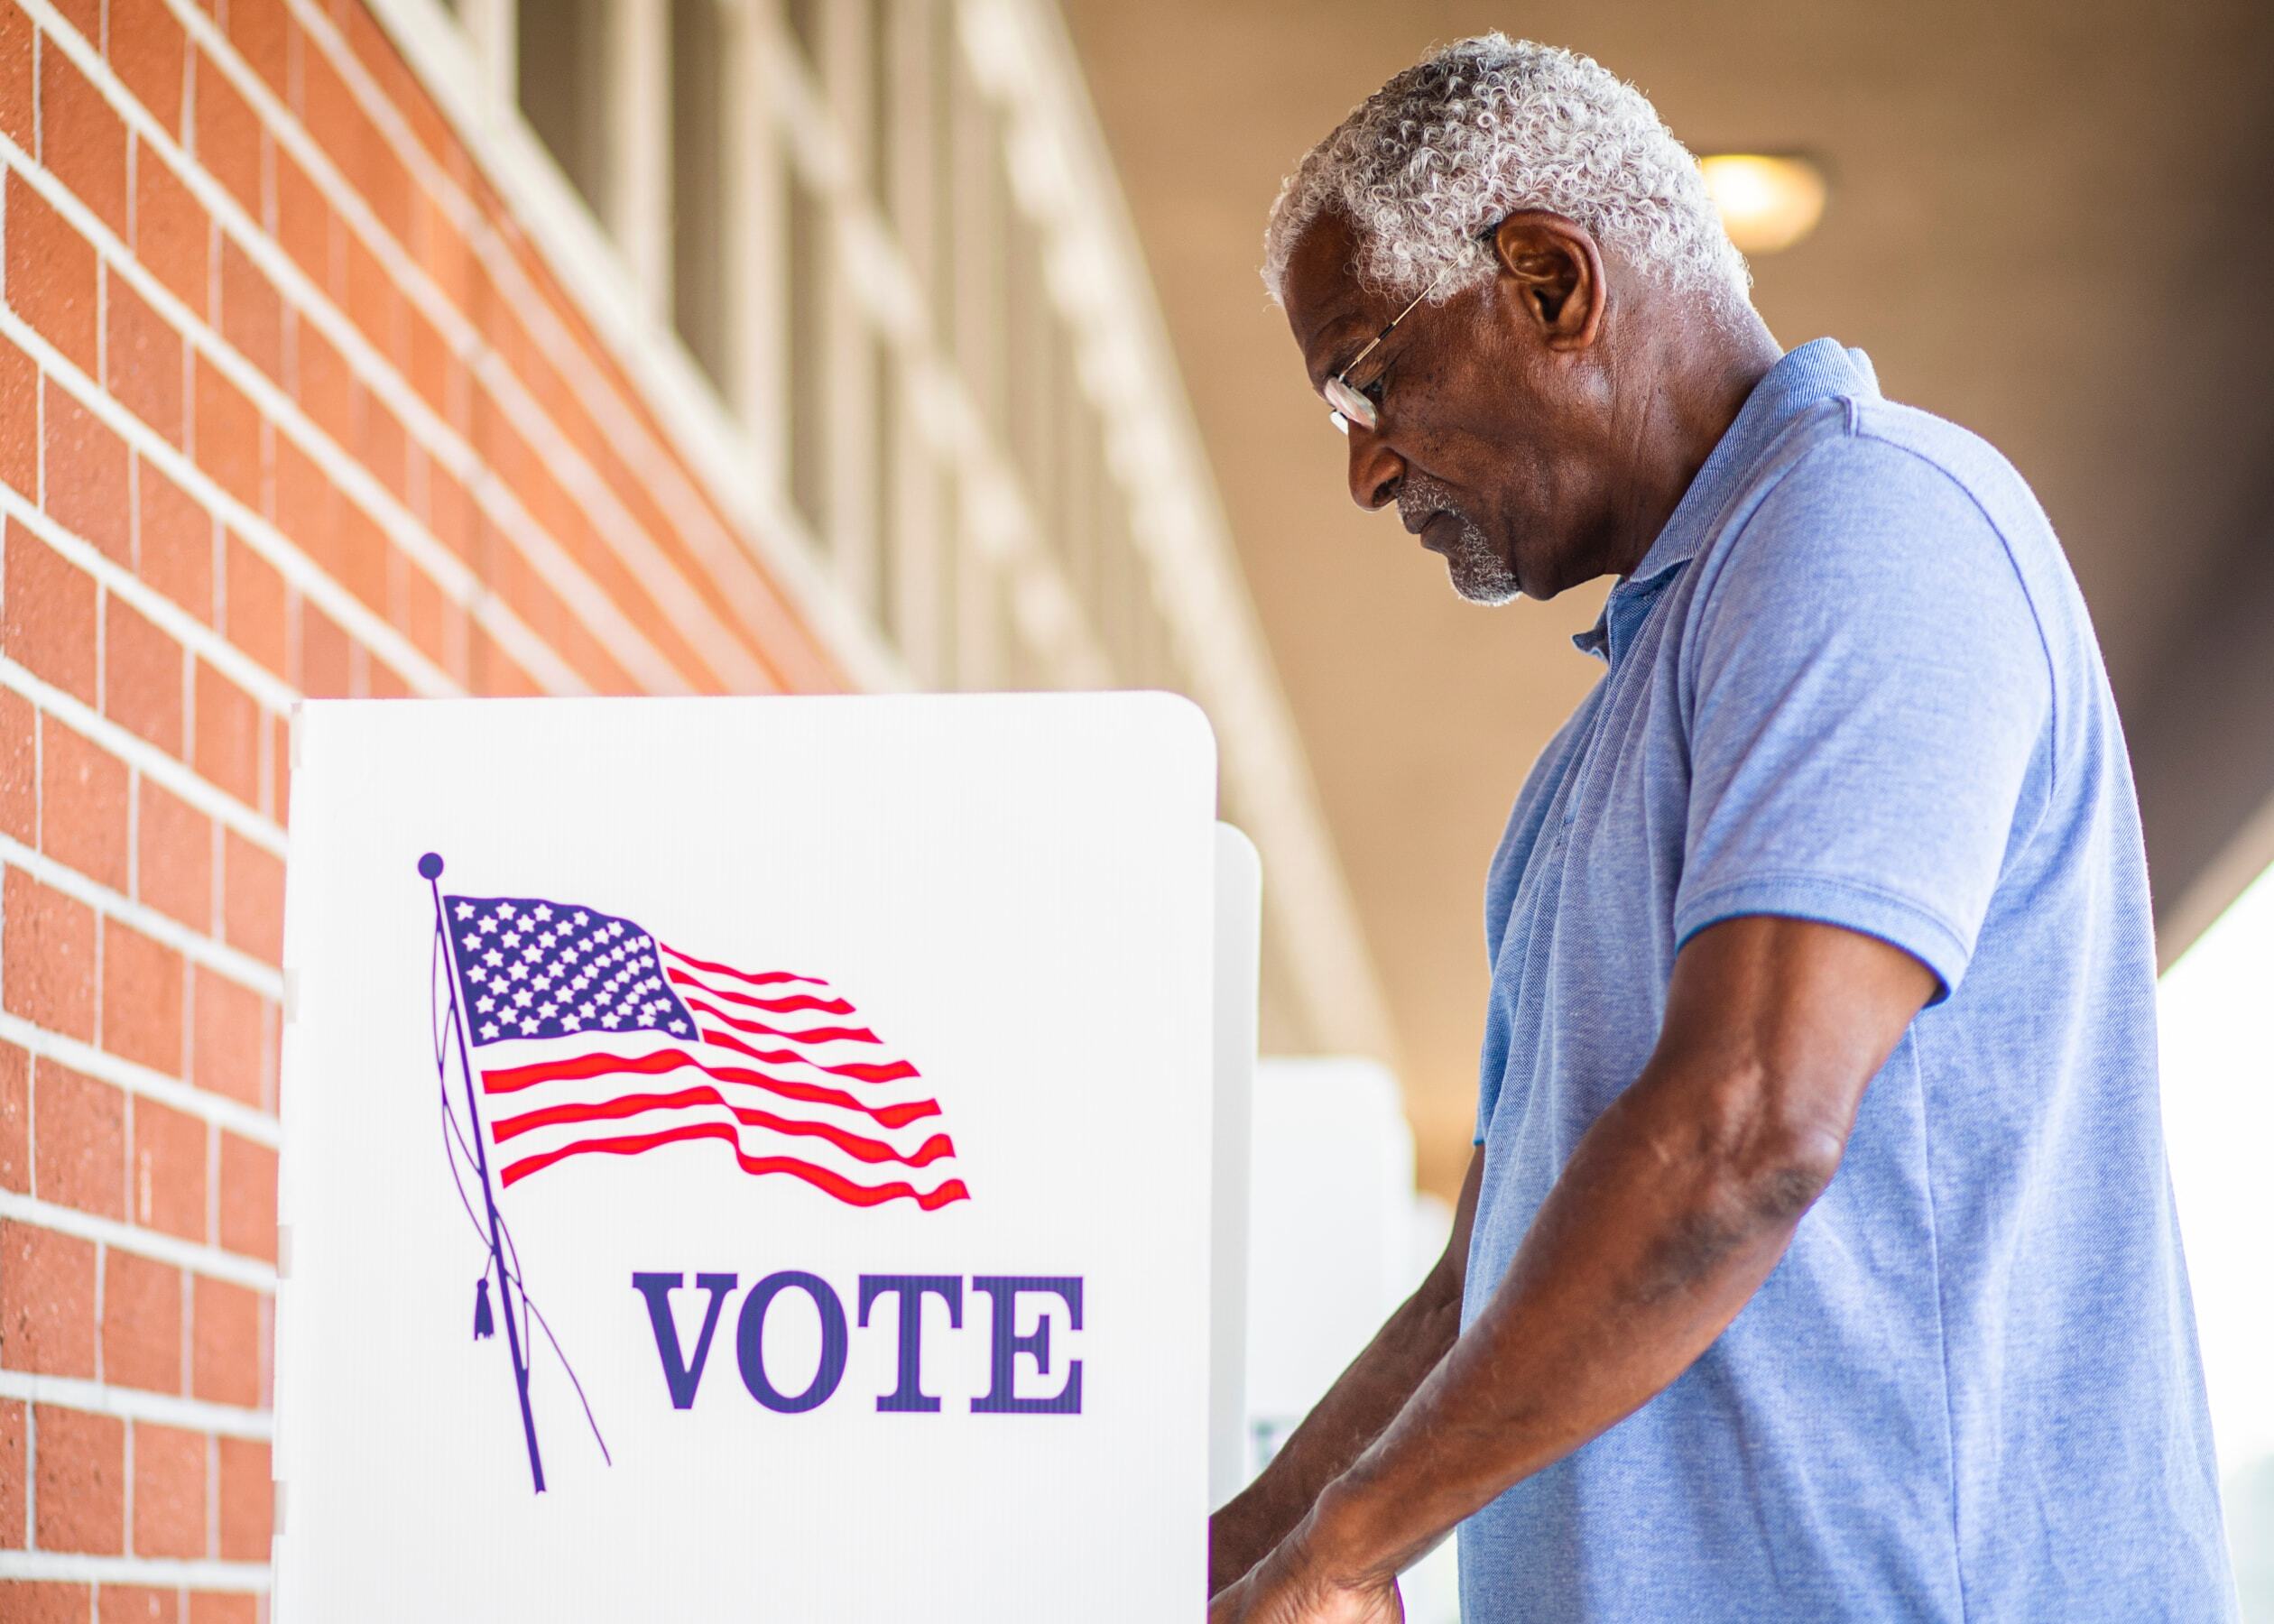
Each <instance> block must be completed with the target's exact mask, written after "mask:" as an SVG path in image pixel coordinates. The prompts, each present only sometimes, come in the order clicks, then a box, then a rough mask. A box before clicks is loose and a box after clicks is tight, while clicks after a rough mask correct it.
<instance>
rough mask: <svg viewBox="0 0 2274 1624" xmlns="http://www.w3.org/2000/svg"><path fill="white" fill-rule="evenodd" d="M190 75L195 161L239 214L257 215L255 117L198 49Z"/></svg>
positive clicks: (259, 140)
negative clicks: (237, 205)
mask: <svg viewBox="0 0 2274 1624" xmlns="http://www.w3.org/2000/svg"><path fill="white" fill-rule="evenodd" d="M190 80H191V83H190V91H189V105H190V108H191V112H190V118H191V119H192V121H193V122H194V123H195V124H196V126H197V128H196V131H195V136H196V151H197V158H198V162H199V165H201V166H202V167H203V168H204V169H205V170H206V171H207V172H208V173H209V174H210V175H212V177H213V178H214V179H215V180H218V181H219V182H221V184H222V185H223V186H224V187H226V189H228V191H229V193H230V194H231V195H232V196H233V197H235V198H236V200H237V201H238V202H239V203H241V204H242V205H244V207H245V213H247V214H249V215H251V216H252V217H254V219H256V220H257V219H260V218H261V217H262V210H261V143H263V141H264V140H265V139H266V136H265V135H264V134H263V132H262V130H261V121H260V120H259V119H258V118H257V117H255V116H254V112H253V108H252V106H250V105H249V104H248V103H247V102H246V101H245V97H242V96H240V95H238V94H237V89H236V86H235V85H232V84H231V83H230V82H229V78H228V76H227V75H226V74H225V73H223V72H222V71H221V69H219V68H218V67H217V65H216V64H215V62H214V60H213V59H212V58H211V57H209V56H208V55H206V53H205V52H204V51H199V52H198V53H197V57H196V60H195V61H194V63H193V64H192V65H191V68H190Z"/></svg>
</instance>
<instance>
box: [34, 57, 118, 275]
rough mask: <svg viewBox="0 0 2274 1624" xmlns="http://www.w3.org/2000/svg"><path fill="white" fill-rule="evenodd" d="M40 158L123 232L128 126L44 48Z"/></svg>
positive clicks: (69, 65) (74, 70)
mask: <svg viewBox="0 0 2274 1624" xmlns="http://www.w3.org/2000/svg"><path fill="white" fill-rule="evenodd" d="M100 32H101V31H100V29H99V28H98V29H97V32H96V33H95V34H90V35H89V36H88V38H90V39H93V38H97V37H98V36H99V34H100ZM40 161H41V162H42V164H44V165H45V166H46V167H47V169H48V170H49V171H50V172H51V173H52V174H53V175H54V176H55V178H56V179H57V180H60V181H62V182H63V184H64V185H65V186H67V187H69V189H70V190H71V193H72V195H73V196H75V197H76V198H79V201H80V202H82V203H84V204H86V205H87V207H88V208H89V209H91V210H93V211H94V214H95V217H97V219H99V220H101V221H102V222H103V224H104V225H106V226H109V227H110V228H111V231H112V233H113V234H114V235H117V236H119V237H121V238H123V237H125V235H126V126H125V125H124V124H122V123H121V122H120V121H119V117H118V115H117V114H116V113H115V112H113V111H112V110H111V107H110V104H109V103H107V102H106V101H105V100H104V99H103V97H102V93H101V92H100V91H98V90H97V89H96V88H95V87H94V86H93V85H92V84H90V83H88V78H87V76H86V75H85V74H83V73H81V72H80V71H79V69H78V67H77V65H75V64H74V63H73V62H72V60H71V59H70V58H69V56H67V55H65V54H64V53H63V52H62V51H42V52H40Z"/></svg>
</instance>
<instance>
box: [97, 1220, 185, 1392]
mask: <svg viewBox="0 0 2274 1624" xmlns="http://www.w3.org/2000/svg"><path fill="white" fill-rule="evenodd" d="M103 1379H104V1380H105V1381H106V1382H109V1383H111V1384H112V1385H113V1386H116V1387H132V1388H142V1389H144V1390H146V1391H149V1392H153V1393H179V1392H180V1391H181V1270H180V1269H177V1268H175V1267H174V1266H173V1265H172V1264H171V1263H161V1262H159V1261H157V1260H155V1259H153V1258H145V1257H143V1256H141V1255H139V1254H138V1253H135V1252H130V1251H122V1250H119V1249H118V1248H116V1247H113V1248H111V1249H110V1250H108V1251H106V1252H105V1253H104V1254H103Z"/></svg>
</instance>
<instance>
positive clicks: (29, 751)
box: [0, 688, 40, 845]
mask: <svg viewBox="0 0 2274 1624" xmlns="http://www.w3.org/2000/svg"><path fill="white" fill-rule="evenodd" d="M39 726H40V714H39V712H37V711H35V710H33V709H32V702H31V701H30V700H29V699H26V698H25V697H23V695H22V694H19V693H17V692H16V691H15V690H14V689H13V688H6V689H0V835H7V836H8V838H9V839H11V840H20V841H22V842H23V844H26V845H35V844H38V843H39V838H40V825H39V817H40V788H39V786H40V778H39V754H40V747H39Z"/></svg>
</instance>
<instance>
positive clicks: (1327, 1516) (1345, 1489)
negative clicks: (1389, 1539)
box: [1280, 1474, 1396, 1590]
mask: <svg viewBox="0 0 2274 1624" xmlns="http://www.w3.org/2000/svg"><path fill="white" fill-rule="evenodd" d="M1375 1509H1376V1508H1375V1507H1374V1506H1373V1503H1372V1497H1371V1496H1370V1495H1369V1494H1368V1493H1367V1491H1366V1490H1365V1489H1364V1488H1363V1486H1362V1485H1360V1484H1357V1483H1354V1482H1353V1481H1351V1480H1350V1478H1349V1476H1348V1475H1347V1474H1345V1475H1344V1476H1342V1477H1338V1478H1336V1479H1335V1480H1334V1481H1331V1482H1329V1483H1328V1484H1327V1486H1326V1487H1325V1488H1324V1489H1322V1490H1319V1491H1318V1497H1317V1499H1314V1500H1313V1501H1312V1502H1311V1507H1310V1509H1309V1511H1308V1512H1307V1513H1306V1514H1305V1515H1304V1517H1303V1519H1302V1520H1301V1521H1300V1522H1299V1523H1297V1524H1296V1525H1295V1527H1294V1528H1293V1529H1291V1530H1290V1532H1289V1534H1288V1536H1287V1538H1286V1539H1285V1540H1283V1541H1281V1542H1280V1548H1281V1549H1282V1550H1283V1551H1284V1552H1285V1553H1286V1554H1287V1555H1288V1557H1289V1559H1290V1563H1292V1564H1296V1565H1298V1566H1299V1568H1300V1569H1301V1570H1302V1571H1303V1572H1305V1573H1308V1574H1311V1575H1313V1576H1315V1577H1316V1578H1317V1580H1319V1581H1320V1582H1322V1583H1324V1584H1326V1585H1327V1586H1329V1587H1331V1588H1334V1589H1338V1590H1357V1589H1361V1588H1363V1586H1365V1585H1366V1584H1368V1583H1370V1582H1375V1581H1378V1580H1381V1579H1383V1578H1394V1577H1395V1576H1396V1560H1395V1555H1394V1553H1391V1552H1387V1551H1385V1550H1383V1549H1382V1548H1381V1545H1380V1535H1379V1529H1378V1526H1377V1525H1378V1520H1379V1519H1378V1518H1376V1517H1375V1515H1374V1512H1375Z"/></svg>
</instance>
